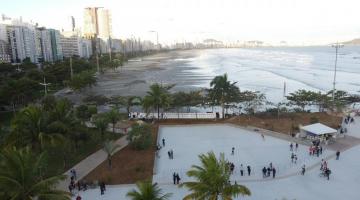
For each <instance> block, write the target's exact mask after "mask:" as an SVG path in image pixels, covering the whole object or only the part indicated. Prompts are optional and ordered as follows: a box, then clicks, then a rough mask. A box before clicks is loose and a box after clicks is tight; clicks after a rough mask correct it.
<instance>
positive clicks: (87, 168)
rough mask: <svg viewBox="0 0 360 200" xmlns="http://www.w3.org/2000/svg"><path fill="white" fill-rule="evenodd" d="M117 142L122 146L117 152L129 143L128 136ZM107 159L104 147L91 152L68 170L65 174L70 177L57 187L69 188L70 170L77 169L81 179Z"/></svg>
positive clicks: (77, 174) (78, 176)
mask: <svg viewBox="0 0 360 200" xmlns="http://www.w3.org/2000/svg"><path fill="white" fill-rule="evenodd" d="M115 143H116V144H119V145H120V148H118V149H117V151H116V152H118V151H120V150H121V149H123V148H124V147H126V146H127V145H128V141H127V140H126V136H123V137H121V138H120V139H118V140H116V142H115ZM106 159H107V154H106V153H105V152H104V151H103V150H102V149H100V150H98V151H97V152H95V153H93V154H91V155H90V156H88V157H87V158H85V159H84V160H82V161H81V162H79V163H78V164H76V165H75V166H74V167H72V168H70V169H69V170H68V171H67V172H65V173H64V174H65V175H67V176H68V177H67V178H66V179H65V180H64V181H61V182H60V183H59V185H58V186H57V188H58V189H61V190H64V191H68V190H69V189H68V186H69V183H70V176H69V175H70V170H72V169H75V171H76V176H77V177H76V178H77V180H81V179H82V178H84V177H85V176H86V175H87V174H89V173H90V172H91V171H92V170H94V169H95V168H96V167H97V166H98V165H100V164H101V163H102V162H104V161H105V160H106Z"/></svg>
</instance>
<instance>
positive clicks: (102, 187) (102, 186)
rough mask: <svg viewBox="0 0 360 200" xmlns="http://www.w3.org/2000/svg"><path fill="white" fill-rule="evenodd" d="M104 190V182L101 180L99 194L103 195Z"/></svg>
mask: <svg viewBox="0 0 360 200" xmlns="http://www.w3.org/2000/svg"><path fill="white" fill-rule="evenodd" d="M105 191H106V187H105V183H104V182H103V181H102V182H100V192H101V193H100V194H101V195H103V194H105Z"/></svg>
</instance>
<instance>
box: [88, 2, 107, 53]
mask: <svg viewBox="0 0 360 200" xmlns="http://www.w3.org/2000/svg"><path fill="white" fill-rule="evenodd" d="M111 35H112V28H111V14H110V11H109V10H108V9H105V8H101V7H89V8H85V10H84V36H85V38H88V39H92V46H93V51H97V52H108V51H109V50H110V39H111Z"/></svg>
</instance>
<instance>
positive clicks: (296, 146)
mask: <svg viewBox="0 0 360 200" xmlns="http://www.w3.org/2000/svg"><path fill="white" fill-rule="evenodd" d="M298 148H299V144H298V143H296V144H295V151H297V150H298Z"/></svg>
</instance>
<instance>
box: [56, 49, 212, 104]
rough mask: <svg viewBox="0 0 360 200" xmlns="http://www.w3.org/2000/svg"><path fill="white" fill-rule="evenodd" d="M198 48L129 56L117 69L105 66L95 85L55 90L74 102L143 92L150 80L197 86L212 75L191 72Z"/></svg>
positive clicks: (186, 88) (187, 88)
mask: <svg viewBox="0 0 360 200" xmlns="http://www.w3.org/2000/svg"><path fill="white" fill-rule="evenodd" d="M200 53H201V50H184V51H170V52H165V53H159V54H155V55H151V56H145V57H139V58H136V59H133V60H129V61H128V62H127V63H125V64H124V66H122V67H119V68H117V69H116V70H107V71H106V72H105V73H104V74H101V75H99V76H98V77H97V78H98V81H97V85H96V86H94V87H92V88H87V89H85V90H83V91H82V92H80V93H77V94H65V90H63V91H60V92H58V93H57V95H59V96H65V97H67V98H69V99H71V100H72V101H74V102H78V101H79V100H80V99H82V98H83V97H85V96H87V95H105V96H107V97H111V96H128V95H136V96H144V95H146V92H147V91H148V90H149V86H150V85H151V84H153V83H161V84H175V87H173V88H172V92H176V91H190V90H196V89H199V88H198V87H196V85H200V84H201V83H203V82H204V81H209V80H210V79H211V78H212V77H208V76H199V75H196V74H194V73H192V72H190V70H191V69H193V67H190V65H187V63H188V62H189V60H191V58H194V57H197V56H199V55H200Z"/></svg>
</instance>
